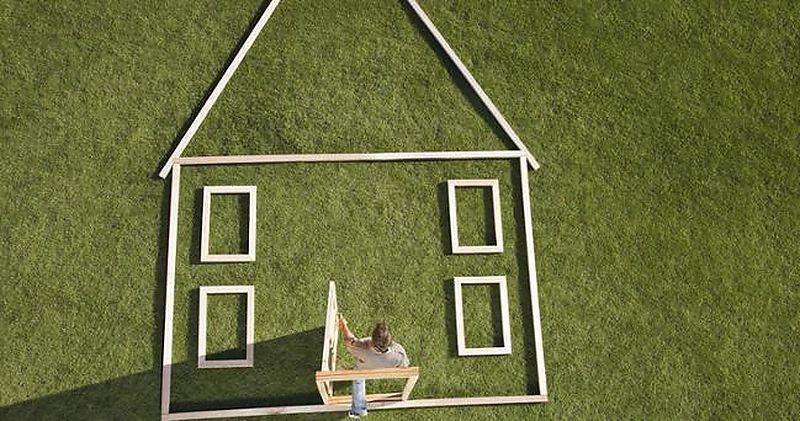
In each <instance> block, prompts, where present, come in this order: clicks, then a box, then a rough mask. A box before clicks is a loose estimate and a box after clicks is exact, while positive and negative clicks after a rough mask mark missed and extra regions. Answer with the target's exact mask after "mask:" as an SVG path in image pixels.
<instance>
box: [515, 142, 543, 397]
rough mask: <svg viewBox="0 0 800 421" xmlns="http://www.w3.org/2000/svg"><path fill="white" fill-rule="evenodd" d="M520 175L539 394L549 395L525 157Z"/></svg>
mask: <svg viewBox="0 0 800 421" xmlns="http://www.w3.org/2000/svg"><path fill="white" fill-rule="evenodd" d="M519 176H520V183H521V187H522V189H521V190H522V211H523V215H524V218H525V222H524V223H525V246H526V252H527V256H526V260H527V261H528V284H529V286H530V291H531V311H532V313H533V342H534V347H535V348H536V377H537V379H538V381H539V394H540V395H544V396H547V378H546V376H545V372H544V346H543V345H542V318H541V314H540V312H539V286H538V284H537V279H536V254H535V253H534V252H533V226H532V225H531V224H533V221H532V219H531V198H530V190H529V188H528V166H527V164H526V162H525V160H524V159H521V158H520V160H519Z"/></svg>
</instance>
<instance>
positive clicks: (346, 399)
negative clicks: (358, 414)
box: [328, 393, 403, 405]
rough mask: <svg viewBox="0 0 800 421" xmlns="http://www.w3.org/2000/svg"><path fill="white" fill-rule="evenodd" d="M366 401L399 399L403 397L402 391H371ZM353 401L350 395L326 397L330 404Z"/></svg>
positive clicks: (346, 403)
mask: <svg viewBox="0 0 800 421" xmlns="http://www.w3.org/2000/svg"><path fill="white" fill-rule="evenodd" d="M366 398H367V402H382V401H399V400H401V399H402V398H403V394H402V393H373V394H370V395H367V396H366ZM352 401H353V396H352V395H342V396H331V397H330V398H329V399H328V404H330V405H349V404H350V402H352Z"/></svg>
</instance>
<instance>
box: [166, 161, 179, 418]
mask: <svg viewBox="0 0 800 421" xmlns="http://www.w3.org/2000/svg"><path fill="white" fill-rule="evenodd" d="M169 188H170V194H169V234H168V239H167V280H166V288H165V289H166V291H165V293H164V349H163V354H162V357H161V413H162V414H168V413H169V401H170V399H169V395H170V379H171V376H172V324H173V317H174V307H175V259H176V250H177V247H178V201H179V200H180V196H181V166H180V165H179V164H175V165H173V166H172V183H171V184H170V187H169Z"/></svg>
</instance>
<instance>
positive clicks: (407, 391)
mask: <svg viewBox="0 0 800 421" xmlns="http://www.w3.org/2000/svg"><path fill="white" fill-rule="evenodd" d="M417 380H419V376H412V377H409V378H408V381H407V382H406V386H405V387H404V388H403V394H402V396H401V399H402V400H407V399H408V398H409V397H410V396H411V391H412V390H414V386H415V385H416V384H417Z"/></svg>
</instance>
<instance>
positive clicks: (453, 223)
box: [447, 180, 459, 254]
mask: <svg viewBox="0 0 800 421" xmlns="http://www.w3.org/2000/svg"><path fill="white" fill-rule="evenodd" d="M456 202H457V200H456V181H455V180H447V207H448V211H449V214H450V215H449V216H450V252H451V253H453V254H456V252H457V251H458V248H459V245H458V215H457V212H458V210H457V209H456V206H457V205H456Z"/></svg>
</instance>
